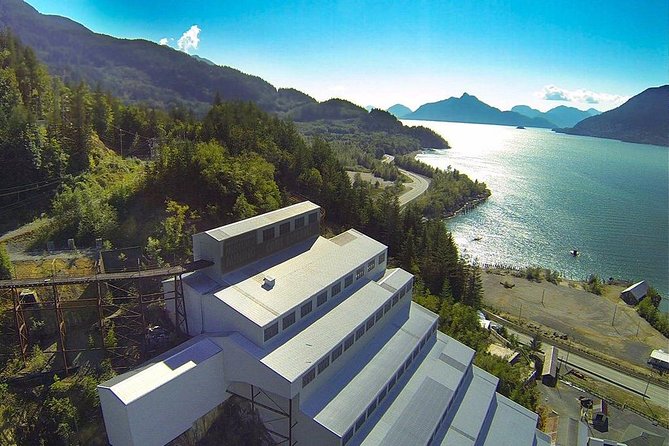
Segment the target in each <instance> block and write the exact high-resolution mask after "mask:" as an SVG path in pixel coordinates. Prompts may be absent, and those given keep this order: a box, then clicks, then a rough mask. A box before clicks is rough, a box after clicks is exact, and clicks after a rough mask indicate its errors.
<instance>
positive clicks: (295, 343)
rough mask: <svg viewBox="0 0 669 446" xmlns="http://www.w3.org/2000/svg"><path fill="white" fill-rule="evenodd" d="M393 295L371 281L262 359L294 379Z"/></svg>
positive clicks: (275, 369)
mask: <svg viewBox="0 0 669 446" xmlns="http://www.w3.org/2000/svg"><path fill="white" fill-rule="evenodd" d="M390 296H391V295H390V293H388V292H387V291H386V290H384V289H383V288H381V287H380V286H378V285H377V284H376V282H368V283H367V284H366V285H365V286H363V287H362V288H360V289H359V290H357V291H356V292H355V293H353V294H352V295H351V296H350V297H348V298H347V299H346V300H344V301H343V302H341V303H340V304H339V305H337V306H336V307H334V308H332V309H331V310H330V311H329V312H328V313H326V314H325V315H323V316H322V317H321V318H320V319H318V320H317V321H315V322H314V323H312V324H311V325H309V326H308V327H306V328H305V329H304V330H302V331H300V332H299V333H297V334H296V335H295V336H293V337H292V338H290V339H289V340H287V341H286V342H285V343H283V344H282V345H280V346H279V347H277V348H276V349H275V350H274V351H272V352H271V353H269V354H268V355H267V356H265V357H264V358H262V359H261V362H262V363H263V364H265V365H267V366H268V367H270V368H271V369H273V370H274V371H276V372H277V373H278V374H280V375H281V376H283V377H285V378H286V379H288V380H289V381H294V380H295V379H297V378H298V377H299V376H301V375H302V374H303V373H304V372H306V371H307V370H308V369H309V367H311V366H312V365H314V364H315V363H316V362H317V361H318V360H319V359H321V358H322V357H323V356H324V355H325V354H326V353H328V352H330V350H332V349H333V348H335V347H336V346H337V345H338V344H339V343H341V342H343V341H344V339H345V338H346V337H347V336H348V335H349V334H350V333H351V332H353V331H354V330H355V329H356V327H358V326H359V325H360V324H361V323H363V322H364V321H365V320H367V318H368V317H369V316H370V315H371V314H374V313H375V312H376V311H377V310H378V309H379V308H382V307H383V304H384V303H385V302H386V301H387V300H388V299H389V298H390ZM314 305H315V304H314Z"/></svg>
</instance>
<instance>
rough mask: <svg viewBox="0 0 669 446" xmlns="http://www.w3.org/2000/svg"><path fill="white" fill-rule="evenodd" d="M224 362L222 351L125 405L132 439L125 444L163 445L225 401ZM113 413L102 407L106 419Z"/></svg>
mask: <svg viewBox="0 0 669 446" xmlns="http://www.w3.org/2000/svg"><path fill="white" fill-rule="evenodd" d="M223 362H224V361H223V353H222V352H221V353H218V354H216V355H214V356H212V357H211V358H209V359H206V360H204V361H202V362H201V363H199V364H198V365H197V366H196V367H194V368H192V369H190V370H188V371H187V372H185V373H183V374H182V375H180V376H178V377H176V378H175V379H173V380H171V381H169V382H167V383H166V384H164V385H162V386H161V387H159V388H157V389H155V390H153V391H152V392H150V393H148V394H146V395H144V396H142V397H139V398H138V399H136V400H135V401H132V402H131V403H130V404H128V409H127V418H128V421H127V422H128V423H129V424H130V430H131V433H132V438H133V440H134V442H133V443H128V444H131V445H137V446H139V445H141V446H153V445H155V446H162V445H164V444H165V443H167V442H168V441H171V440H172V439H174V438H176V437H177V436H178V435H180V434H181V433H183V432H185V431H186V430H188V429H189V428H190V427H191V425H192V424H193V423H194V422H195V421H196V420H197V419H198V418H200V417H201V416H203V415H205V414H206V413H207V412H209V411H210V410H212V409H213V408H215V407H216V406H217V405H219V404H221V403H222V402H223V401H225V400H226V399H227V398H228V397H229V395H228V394H227V392H226V391H225V389H226V388H227V386H228V383H227V381H226V380H225V378H224V372H223ZM119 402H120V401H119ZM112 415H113V412H110V413H108V412H107V411H106V409H105V421H107V420H108V419H110V417H111V416H112ZM117 422H121V423H125V422H126V421H125V420H115V419H110V424H114V423H117ZM123 444H124V443H118V444H114V446H122V445H123Z"/></svg>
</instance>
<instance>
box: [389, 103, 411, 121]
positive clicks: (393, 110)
mask: <svg viewBox="0 0 669 446" xmlns="http://www.w3.org/2000/svg"><path fill="white" fill-rule="evenodd" d="M387 112H388V113H390V114H392V115H395V117H397V118H403V117H405V116H406V115H408V114H411V109H410V108H409V107H407V106H406V105H402V104H395V105H393V106H392V107H388V110H387Z"/></svg>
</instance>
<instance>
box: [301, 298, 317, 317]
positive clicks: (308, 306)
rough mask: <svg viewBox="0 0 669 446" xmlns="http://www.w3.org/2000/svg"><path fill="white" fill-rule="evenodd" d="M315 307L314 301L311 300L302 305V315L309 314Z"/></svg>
mask: <svg viewBox="0 0 669 446" xmlns="http://www.w3.org/2000/svg"><path fill="white" fill-rule="evenodd" d="M313 307H314V305H313V302H311V301H309V302H307V303H306V304H304V305H302V307H300V317H304V316H306V315H307V314H309V313H311V310H312V309H313Z"/></svg>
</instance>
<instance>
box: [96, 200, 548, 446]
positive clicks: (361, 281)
mask: <svg viewBox="0 0 669 446" xmlns="http://www.w3.org/2000/svg"><path fill="white" fill-rule="evenodd" d="M320 217H321V213H320V208H319V207H318V206H317V205H315V204H313V203H310V202H303V203H299V204H296V205H293V206H289V207H287V208H283V209H279V210H276V211H273V212H270V213H267V214H264V215H260V216H257V217H253V218H250V219H247V220H244V221H241V222H237V223H233V224H230V225H227V226H223V227H220V228H217V229H213V230H210V231H206V232H203V233H200V234H196V235H194V236H193V254H194V258H195V260H208V261H210V262H212V263H213V265H212V266H210V267H208V268H206V269H203V270H200V271H197V272H194V273H190V274H189V275H187V276H184V278H183V280H182V282H181V283H182V285H183V294H184V300H185V307H186V315H187V323H188V331H189V334H190V335H191V336H192V338H191V339H190V340H189V341H188V342H185V343H184V344H182V345H180V346H178V347H176V348H174V349H172V350H170V351H168V352H166V353H165V354H163V355H161V356H159V357H157V358H154V359H153V360H152V361H151V362H150V363H148V364H145V365H144V366H143V367H141V368H139V369H137V370H134V371H132V372H129V373H126V374H124V375H120V376H117V377H115V378H114V379H112V380H109V381H107V382H105V383H103V384H101V385H100V386H99V387H98V391H99V395H100V401H101V404H102V409H103V413H104V419H105V426H106V429H107V434H108V437H109V442H110V443H111V444H112V445H114V446H124V445H137V446H138V445H142V446H151V445H163V444H166V443H168V442H169V441H171V440H173V439H174V438H176V437H177V436H178V435H180V434H182V433H183V432H185V431H186V430H188V429H189V428H190V427H191V426H192V425H193V423H195V422H196V421H197V420H198V419H200V418H201V417H203V416H204V415H206V414H208V413H209V412H210V411H212V410H214V409H215V408H217V407H218V406H219V405H220V404H221V403H223V402H224V401H225V400H226V399H227V398H229V397H230V396H231V395H238V396H240V397H242V398H245V399H248V400H249V401H252V403H253V404H254V405H255V407H256V408H257V409H258V411H259V413H260V414H261V416H262V417H263V419H264V420H265V422H266V426H267V428H268V430H269V431H270V432H272V433H273V438H274V439H275V440H276V441H277V443H279V444H290V445H292V444H295V443H297V444H300V445H319V446H321V445H322V446H328V445H384V446H388V445H398V446H406V445H463V446H466V445H496V446H503V445H513V446H516V445H528V446H529V445H549V444H550V439H549V437H548V436H546V435H545V434H543V433H541V432H539V431H537V430H536V428H535V427H536V423H537V415H536V414H534V413H532V412H530V411H528V410H527V409H525V408H523V407H522V406H519V405H518V404H516V403H514V402H512V401H510V400H509V399H507V398H505V397H503V396H501V395H499V394H497V393H496V392H495V389H496V387H497V382H498V380H497V378H495V377H494V376H492V375H490V374H488V373H486V372H484V371H482V370H480V369H478V368H477V367H475V366H473V364H472V361H473V358H474V351H473V350H472V349H470V348H468V347H466V346H464V345H463V344H461V343H459V342H457V341H455V340H454V339H452V338H450V337H448V336H446V335H444V334H443V333H441V332H438V331H437V324H438V316H437V315H436V314H434V313H432V312H430V311H428V310H426V309H424V308H423V307H421V306H420V305H417V304H415V303H413V302H412V301H411V294H412V285H413V276H412V275H411V274H409V273H407V272H406V271H404V270H402V269H399V268H397V269H387V268H386V256H387V253H386V251H387V248H386V246H384V245H383V244H381V243H379V242H377V241H375V240H373V239H371V238H369V237H367V236H365V235H364V234H361V233H360V232H358V231H355V230H349V231H346V232H344V233H342V234H340V235H338V236H336V237H333V238H330V239H325V238H323V237H320V236H319V224H320ZM164 286H165V287H166V288H169V287H173V286H174V282H165V284H164Z"/></svg>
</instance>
